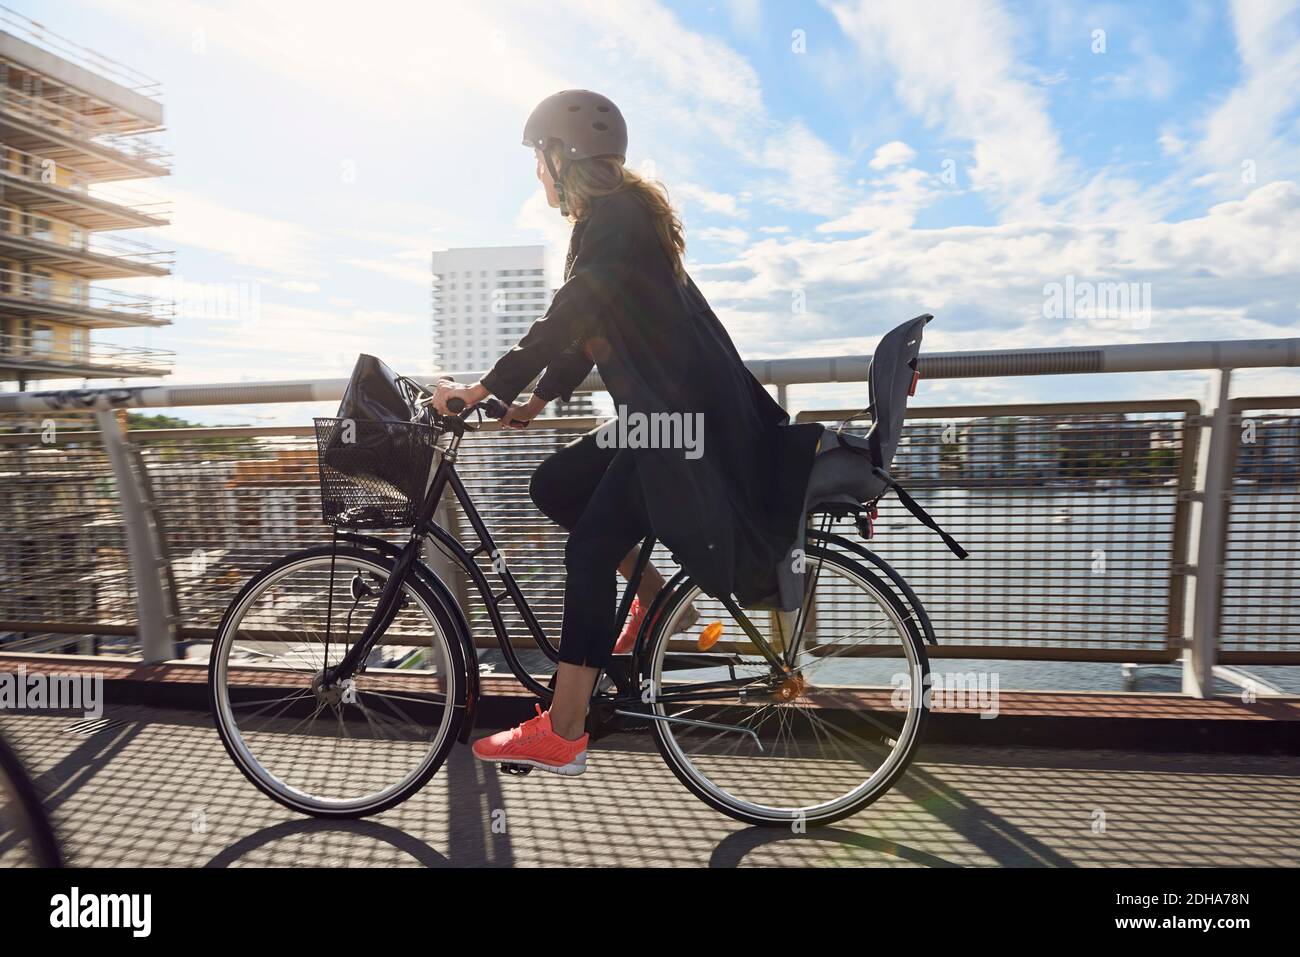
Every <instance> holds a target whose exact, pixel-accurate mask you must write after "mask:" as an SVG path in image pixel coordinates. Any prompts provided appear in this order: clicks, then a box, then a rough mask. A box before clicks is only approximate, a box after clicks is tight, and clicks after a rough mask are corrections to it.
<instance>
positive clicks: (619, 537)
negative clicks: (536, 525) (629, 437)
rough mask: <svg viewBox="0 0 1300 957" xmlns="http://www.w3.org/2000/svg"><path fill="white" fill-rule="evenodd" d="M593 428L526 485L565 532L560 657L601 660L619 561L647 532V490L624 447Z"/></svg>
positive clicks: (611, 637)
mask: <svg viewBox="0 0 1300 957" xmlns="http://www.w3.org/2000/svg"><path fill="white" fill-rule="evenodd" d="M598 431H600V430H599V429H593V430H592V431H591V432H588V433H587V434H586V435H584V436H582V437H581V438H579V439H577V440H575V441H573V442H571V443H569V444H568V445H566V446H565V447H564V448H562V449H559V450H558V451H556V452H554V453H552V454H551V455H550V456H549V457H548V458H547V459H546V460H545V461H544V462H542V464H541V465H539V466H538V467H537V471H536V472H534V473H533V478H532V481H531V482H529V485H528V493H529V495H531V496H532V499H533V502H534V504H536V505H537V507H538V508H539V509H541V511H542V513H543V514H545V515H546V516H547V517H548V518H549V519H551V521H553V522H555V523H556V524H557V525H559V526H561V527H562V528H564V529H567V530H568V532H569V541H568V542H567V543H566V544H565V546H564V569H565V572H566V578H565V582H564V624H563V626H562V628H561V630H560V660H561V661H566V662H568V663H570V664H574V665H586V666H588V667H592V668H600V667H603V666H604V665H605V663H606V662H607V661H608V660H609V655H610V652H611V651H613V649H614V641H615V639H616V638H617V635H615V634H614V626H615V624H616V622H615V620H614V618H615V615H616V613H617V611H618V609H617V608H616V607H615V605H616V602H617V600H618V580H617V573H618V566H619V564H620V563H621V562H622V561H623V558H624V557H625V556H626V555H627V553H628V551H630V550H631V548H632V546H633V545H635V544H637V542H639V541H641V540H642V539H643V538H645V537H646V535H648V534H649V532H650V519H649V515H648V513H647V512H646V505H645V497H644V495H643V494H642V492H641V482H640V479H639V478H638V477H637V473H636V462H635V460H634V459H633V457H632V453H631V452H630V451H629V450H628V449H617V448H607V449H602V448H601V447H600V446H599V445H597V444H596V433H597V432H598Z"/></svg>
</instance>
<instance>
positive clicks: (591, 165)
mask: <svg viewBox="0 0 1300 957" xmlns="http://www.w3.org/2000/svg"><path fill="white" fill-rule="evenodd" d="M562 156H563V154H562V153H560V152H559V151H558V150H555V149H554V148H553V149H552V151H551V160H552V162H554V163H555V165H556V168H557V169H559V171H560V180H561V182H562V184H563V187H564V197H565V205H566V206H568V209H569V218H570V219H572V220H573V221H574V222H576V221H578V220H580V219H584V218H586V216H587V214H588V213H589V212H590V210H591V201H592V200H593V199H595V198H596V197H597V196H608V195H609V194H610V193H617V192H618V191H619V190H627V191H628V192H630V193H632V194H633V195H634V196H636V197H637V199H639V200H641V202H642V203H643V204H645V207H646V209H647V210H649V212H650V218H651V220H652V222H653V223H654V229H655V234H656V235H657V236H658V237H659V244H660V245H661V246H662V247H663V250H664V253H665V255H667V256H668V261H669V262H670V263H671V264H672V267H673V274H674V275H675V276H676V277H677V281H678V282H682V283H684V282H685V281H686V267H685V265H684V264H683V263H682V256H683V254H684V253H685V252H686V234H685V232H684V231H683V230H682V221H681V219H680V218H679V217H678V215H677V211H676V210H675V209H673V207H672V203H670V202H669V200H668V190H667V188H666V187H665V186H664V185H663V183H660V182H658V181H657V180H650V179H646V178H645V177H644V176H642V175H641V174H640V173H638V172H636V171H635V170H631V169H628V168H627V167H626V166H624V165H623V162H622V160H620V159H618V158H617V157H614V156H597V157H591V158H588V159H581V160H563V163H562V164H561V159H562Z"/></svg>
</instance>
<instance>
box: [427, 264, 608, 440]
mask: <svg viewBox="0 0 1300 957" xmlns="http://www.w3.org/2000/svg"><path fill="white" fill-rule="evenodd" d="M544 255H545V250H544V247H542V246H477V247H466V248H460V249H444V250H441V251H439V252H435V253H434V254H433V363H434V368H435V369H437V370H439V371H441V372H447V373H463V372H464V373H474V374H478V375H482V374H484V373H486V372H487V371H488V370H489V369H490V368H492V364H493V363H494V362H496V360H497V358H498V357H499V356H500V355H501V354H502V353H503V352H505V351H506V350H508V349H509V348H510V347H511V346H513V345H514V344H515V343H516V342H518V341H519V339H520V338H521V337H522V336H523V335H524V333H525V332H527V331H528V327H529V326H531V325H532V324H533V322H534V321H535V320H537V319H540V318H541V317H542V316H543V315H544V314H545V313H546V309H547V307H548V306H549V305H550V302H551V297H552V295H553V294H554V291H553V290H550V289H548V288H547V285H546V269H545V259H544ZM547 414H548V415H590V414H592V405H591V399H590V397H588V396H585V395H584V396H576V395H575V396H574V397H573V400H572V401H571V402H567V403H557V404H556V406H554V407H553V408H552V409H550V410H548V412H547Z"/></svg>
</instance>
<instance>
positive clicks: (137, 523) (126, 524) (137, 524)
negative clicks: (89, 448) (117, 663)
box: [95, 409, 176, 662]
mask: <svg viewBox="0 0 1300 957" xmlns="http://www.w3.org/2000/svg"><path fill="white" fill-rule="evenodd" d="M95 420H96V422H97V423H98V425H99V434H100V438H101V440H102V441H103V443H104V451H105V452H107V453H108V460H109V463H110V464H111V465H112V467H113V476H114V478H116V479H117V495H118V501H119V502H120V503H121V507H122V527H123V529H124V530H125V532H126V550H127V555H128V557H129V560H130V563H131V579H132V581H133V582H134V583H135V600H136V622H137V624H136V633H137V634H138V635H139V637H140V655H141V657H142V658H143V660H144V661H146V662H158V661H167V660H168V659H170V658H174V657H176V640H175V633H174V631H173V628H172V624H171V622H170V621H169V620H168V614H167V598H166V596H165V595H164V593H163V588H164V585H163V575H162V569H161V567H160V565H161V562H162V551H161V549H160V548H159V543H158V542H157V541H156V540H155V538H154V534H155V532H154V528H153V525H152V523H151V522H150V520H149V514H148V509H147V507H146V500H145V496H144V490H143V489H142V488H141V486H140V478H139V476H138V475H137V474H136V471H135V468H134V467H133V466H132V463H131V456H130V452H129V450H128V449H127V447H126V436H125V435H124V434H123V430H122V426H121V425H120V424H119V423H118V421H117V415H116V414H115V413H114V412H113V411H112V410H110V409H100V410H98V411H96V412H95Z"/></svg>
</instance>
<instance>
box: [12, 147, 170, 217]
mask: <svg viewBox="0 0 1300 957" xmlns="http://www.w3.org/2000/svg"><path fill="white" fill-rule="evenodd" d="M0 173H3V174H4V176H5V177H6V178H9V179H12V180H18V181H21V182H25V183H32V184H34V185H37V186H41V187H45V188H47V189H53V190H57V191H58V192H59V193H62V194H64V195H65V196H66V198H67V199H68V200H69V201H71V202H77V201H78V200H79V199H82V198H84V199H85V200H89V201H93V202H97V203H101V204H105V205H111V206H116V207H119V208H120V209H123V210H126V211H128V212H131V213H134V214H135V215H137V216H143V217H148V218H150V219H157V220H161V219H164V218H165V217H167V216H168V215H170V213H171V202H170V201H168V200H165V199H163V198H162V197H160V196H157V195H155V194H153V193H149V192H147V191H145V190H142V189H137V188H135V187H131V186H123V185H122V184H121V183H115V182H114V183H98V182H96V177H95V176H93V175H92V174H90V173H87V172H85V171H84V170H82V169H80V168H78V167H76V166H70V165H69V164H67V163H61V162H58V161H56V160H54V159H51V158H50V157H48V156H40V155H38V154H36V153H29V152H28V151H26V150H20V149H18V148H16V147H13V146H9V145H6V144H0ZM92 188H93V189H94V192H92Z"/></svg>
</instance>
